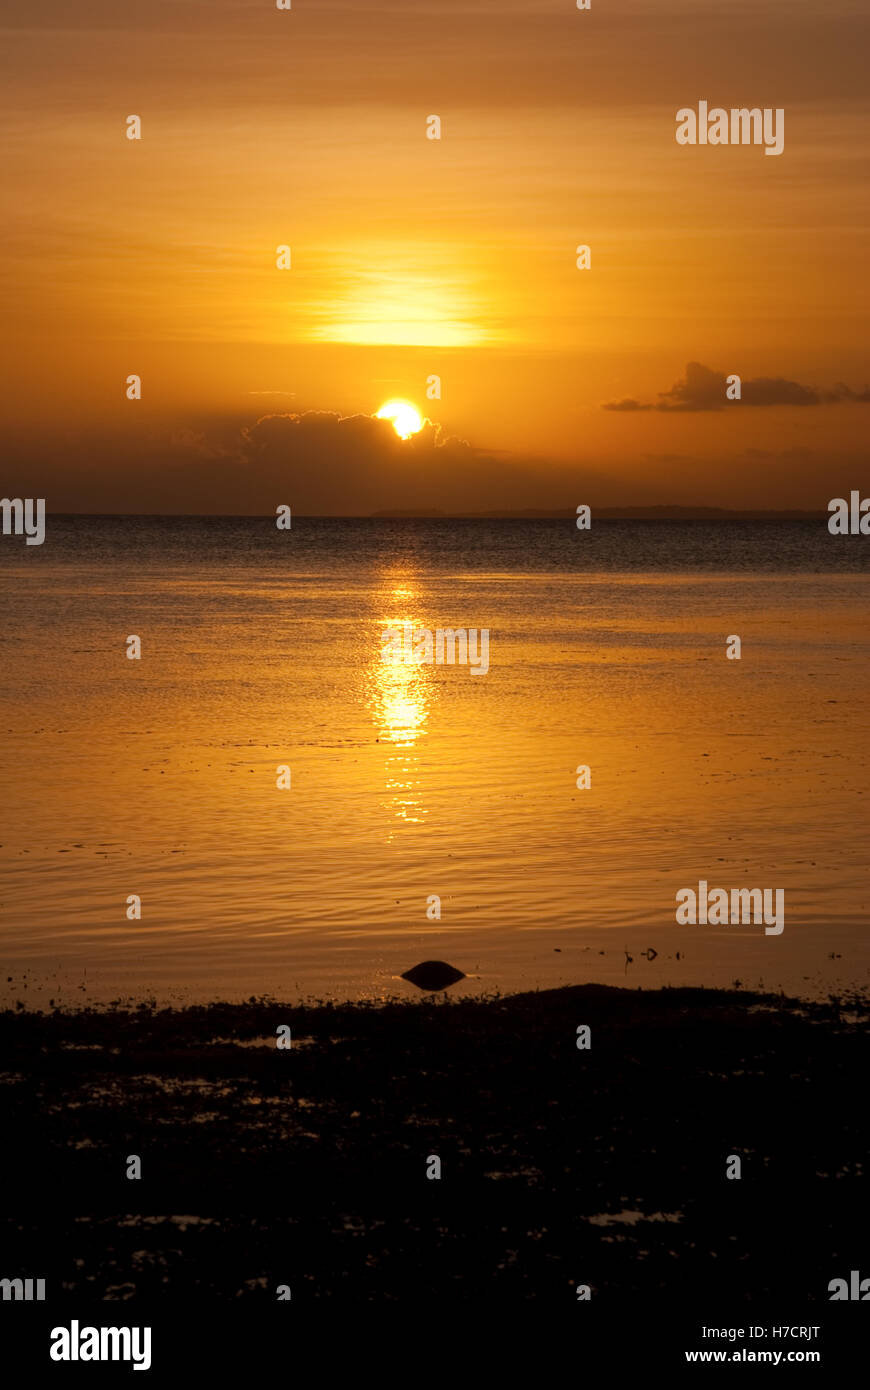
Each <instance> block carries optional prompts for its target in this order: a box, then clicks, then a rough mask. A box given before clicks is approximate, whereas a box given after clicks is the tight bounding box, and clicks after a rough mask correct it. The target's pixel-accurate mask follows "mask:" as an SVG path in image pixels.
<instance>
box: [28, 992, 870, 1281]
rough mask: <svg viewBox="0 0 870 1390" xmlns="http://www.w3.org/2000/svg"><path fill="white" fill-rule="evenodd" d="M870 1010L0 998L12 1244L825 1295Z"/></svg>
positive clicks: (81, 1253)
mask: <svg viewBox="0 0 870 1390" xmlns="http://www.w3.org/2000/svg"><path fill="white" fill-rule="evenodd" d="M868 1021H870V998H868V996H867V995H866V994H862V995H857V994H856V995H854V996H850V997H848V998H846V997H844V998H842V999H840V1000H839V1001H837V1000H834V1001H829V1002H828V1003H812V1002H810V1001H806V1000H792V999H788V998H786V997H785V996H780V995H771V994H756V993H753V992H749V991H742V990H741V991H734V990H731V991H728V990H703V989H684V988H680V989H662V990H651V989H630V988H618V987H614V986H605V985H577V986H566V987H564V988H562V989H558V990H545V991H539V992H535V993H526V994H515V995H506V996H505V995H500V996H494V997H492V998H489V999H484V1000H481V999H475V998H472V999H469V998H465V999H457V1000H452V1001H451V1000H450V999H449V997H447V998H442V999H440V1000H436V1001H433V1000H432V999H431V998H429V997H425V996H424V997H421V999H420V1000H419V1001H414V1002H402V1003H388V1004H383V1005H372V1004H343V1005H342V1004H340V1005H335V1004H329V1003H323V1004H308V1005H307V1006H298V1005H288V1004H286V1003H283V1004H282V1003H281V1002H280V1001H273V1000H267V999H257V1000H251V1001H249V1002H248V1003H247V1004H241V1005H238V1004H225V1003H223V1004H222V1003H214V1004H211V1005H201V1006H192V1007H190V1008H186V1009H164V1010H151V1009H149V1008H148V1007H147V1006H140V1007H139V1008H137V1009H127V1010H118V1009H115V1010H95V1009H90V1010H88V1009H85V1010H80V1011H76V1012H74V1013H65V1012H63V1011H60V1010H56V1011H54V1012H53V1013H51V1014H35V1013H31V1012H27V1011H22V1012H10V1011H8V1010H7V1011H5V1012H4V1013H2V1014H0V1036H2V1042H3V1055H4V1058H5V1069H4V1073H3V1077H2V1080H3V1084H4V1092H5V1098H6V1120H7V1133H10V1134H14V1135H15V1143H14V1144H9V1145H6V1146H5V1147H4V1151H3V1158H2V1178H3V1181H5V1183H6V1185H7V1190H9V1191H14V1192H16V1193H17V1199H18V1203H17V1204H18V1214H17V1216H16V1217H14V1218H8V1219H7V1220H6V1221H5V1222H4V1226H3V1238H4V1243H5V1245H6V1247H7V1262H11V1264H13V1265H14V1264H15V1263H16V1260H17V1261H18V1262H19V1263H21V1261H22V1260H23V1261H24V1263H25V1264H26V1265H27V1266H28V1267H30V1266H32V1265H33V1262H34V1259H37V1262H39V1261H40V1260H41V1263H40V1270H41V1272H42V1273H44V1274H45V1275H46V1277H48V1278H49V1280H50V1282H51V1285H52V1288H53V1290H54V1293H53V1297H63V1296H70V1297H72V1296H75V1297H77V1298H79V1299H81V1298H89V1299H90V1298H93V1299H105V1298H110V1299H114V1298H139V1297H148V1298H161V1297H164V1296H165V1297H189V1298H197V1297H208V1298H237V1297H243V1298H247V1297H253V1298H257V1297H262V1298H267V1299H270V1300H272V1299H274V1297H275V1292H274V1289H275V1287H277V1286H278V1285H280V1284H287V1285H288V1286H291V1287H292V1288H293V1297H294V1298H296V1297H297V1296H301V1297H305V1298H315V1299H319V1298H331V1297H341V1298H349V1299H351V1300H364V1301H368V1300H376V1301H377V1300H386V1301H391V1300H395V1299H402V1298H403V1297H404V1296H405V1294H406V1292H407V1291H408V1290H412V1291H413V1292H412V1296H413V1297H417V1296H420V1297H425V1296H430V1295H431V1296H438V1297H439V1298H445V1297H447V1298H456V1299H459V1300H462V1301H464V1300H466V1299H471V1300H475V1299H482V1300H484V1301H487V1300H489V1299H496V1298H500V1297H502V1296H508V1297H511V1296H513V1297H520V1298H523V1299H537V1298H547V1299H548V1298H550V1297H551V1296H555V1297H559V1298H562V1297H564V1296H565V1295H566V1293H567V1294H568V1295H570V1292H571V1287H572V1281H575V1282H581V1281H582V1282H585V1283H587V1284H589V1285H590V1287H591V1288H592V1290H593V1292H594V1293H595V1295H596V1296H601V1295H604V1296H606V1297H613V1298H621V1297H623V1296H630V1297H637V1298H641V1299H644V1298H655V1297H657V1296H662V1297H665V1296H667V1297H669V1298H676V1299H679V1298H681V1297H686V1298H688V1297H690V1296H691V1295H692V1294H693V1292H695V1291H696V1290H697V1287H698V1283H699V1281H700V1282H701V1284H702V1285H703V1286H704V1288H705V1290H706V1291H707V1292H709V1294H710V1295H711V1296H714V1295H715V1296H717V1297H719V1296H721V1297H723V1298H725V1297H726V1296H727V1299H728V1301H729V1302H733V1301H734V1299H735V1298H736V1299H738V1300H740V1299H747V1300H750V1301H752V1300H756V1299H764V1298H772V1297H774V1296H776V1297H777V1298H779V1297H787V1298H792V1299H798V1300H799V1301H800V1302H807V1301H810V1302H812V1301H815V1300H827V1298H828V1294H827V1285H828V1282H829V1280H830V1279H832V1278H834V1277H836V1276H837V1275H838V1273H839V1271H840V1266H842V1267H843V1269H845V1270H846V1271H847V1272H848V1270H849V1269H852V1268H858V1267H859V1266H860V1260H861V1258H862V1256H863V1252H862V1250H861V1240H862V1235H861V1232H862V1225H863V1218H862V1213H866V1210H867V1204H866V1197H865V1196H864V1193H863V1192H862V1187H863V1186H866V1181H865V1180H864V1179H863V1177H862V1174H863V1167H864V1164H865V1163H866V1154H867V1149H868V1139H870V1124H868V1119H867V1116H866V1107H865V1106H863V1104H862V1101H861V1097H862V1095H863V1092H864V1089H865V1082H866V1075H867V1068H868V1066H870V1041H868V1038H870V1035H868V1030H867V1023H868ZM281 1026H284V1027H289V1028H290V1030H291V1035H292V1043H291V1046H290V1048H289V1049H283V1050H282V1049H279V1048H278V1047H277V1046H276V1045H275V1040H276V1038H277V1030H278V1029H279V1027H281ZM584 1026H586V1027H588V1028H589V1029H590V1034H589V1039H588V1041H589V1044H590V1045H589V1046H588V1047H587V1048H585V1049H580V1048H578V1045H577V1042H578V1033H577V1030H578V1028H581V1027H584ZM258 1040H260V1042H258ZM260 1043H262V1045H260ZM849 1096H851V1097H853V1101H854V1104H853V1105H851V1106H850V1105H849V1104H848V1103H847V1104H845V1105H844V1100H843V1098H844V1097H849ZM131 1155H138V1156H139V1158H140V1161H141V1177H140V1178H139V1179H138V1180H131V1179H129V1178H128V1177H127V1164H128V1160H129V1158H130V1156H131ZM735 1156H736V1157H738V1158H739V1159H740V1165H741V1167H742V1172H741V1175H740V1180H739V1181H737V1180H732V1179H729V1178H728V1177H727V1176H726V1171H727V1167H728V1164H729V1162H730V1163H731V1166H732V1168H733V1158H734V1157H735ZM433 1157H437V1158H438V1159H439V1160H440V1164H441V1176H440V1179H438V1180H434V1179H430V1178H428V1177H427V1170H428V1169H429V1168H431V1159H432V1158H433ZM58 1173H63V1182H62V1183H61V1184H58V1182H57V1180H56V1175H57V1174H58ZM179 1213H186V1215H179ZM297 1291H298V1292H297Z"/></svg>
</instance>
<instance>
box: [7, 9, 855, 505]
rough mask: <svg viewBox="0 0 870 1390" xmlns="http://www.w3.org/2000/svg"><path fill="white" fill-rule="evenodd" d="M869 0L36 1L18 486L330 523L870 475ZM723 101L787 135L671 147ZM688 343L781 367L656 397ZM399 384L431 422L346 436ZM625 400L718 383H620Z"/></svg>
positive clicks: (10, 381) (839, 481)
mask: <svg viewBox="0 0 870 1390" xmlns="http://www.w3.org/2000/svg"><path fill="white" fill-rule="evenodd" d="M862 8H863V6H862V5H861V4H859V3H858V2H857V0H854V3H853V0H833V3H831V4H827V5H826V6H824V7H822V6H818V5H817V4H809V3H794V2H793V0H792V3H785V2H784V0H752V3H747V4H741V3H737V4H727V5H723V4H715V3H712V0H683V2H682V3H680V2H679V0H677V2H676V3H675V0H663V2H662V3H653V0H643V2H642V0H627V2H626V3H618V0H593V3H592V9H591V10H590V11H588V12H581V11H577V10H576V8H575V6H574V4H573V0H526V2H525V3H522V4H520V3H517V0H508V2H507V3H506V2H505V0H471V3H462V4H459V3H446V4H445V3H441V0H439V2H438V3H437V4H430V3H427V2H426V0H402V2H401V3H400V2H399V0H394V2H393V3H387V4H378V5H372V6H369V5H367V4H364V3H362V0H347V2H346V3H318V2H316V0H310V3H306V0H293V8H292V10H290V11H279V10H277V9H276V8H274V6H272V7H270V4H269V0H209V3H201V2H200V3H193V2H191V3H188V0H167V3H163V4H160V3H147V2H144V0H143V3H138V4H136V5H133V6H129V7H126V6H124V5H119V4H118V3H117V0H99V3H97V0H81V3H79V4H77V5H76V6H74V7H72V6H69V5H68V4H64V3H46V4H40V5H38V6H30V7H24V6H22V7H21V8H20V14H19V17H18V19H17V20H16V19H15V17H13V18H12V19H8V18H7V19H6V20H5V21H4V28H3V31H2V54H3V56H2V58H0V64H2V95H0V105H2V134H0V154H2V160H3V165H4V169H5V174H6V177H5V179H4V183H5V186H6V188H7V191H9V190H11V194H12V197H11V199H9V200H8V201H9V203H10V206H9V207H8V208H7V212H6V215H5V217H4V222H3V231H2V256H0V275H2V294H3V300H4V306H5V310H6V312H5V316H4V317H5V322H6V324H7V332H6V334H5V336H4V341H3V359H2V395H3V409H4V420H5V422H6V432H7V441H6V445H7V447H6V467H5V470H4V476H3V479H2V484H0V486H2V491H3V492H4V494H8V495H10V496H11V495H37V494H39V495H45V496H46V497H47V499H48V505H49V509H50V510H51V509H54V510H82V511H86V510H117V511H159V510H167V511H204V512H209V511H222V510H228V511H252V512H256V511H271V510H273V509H274V505H275V504H276V503H277V502H280V501H286V502H290V503H291V504H294V505H295V509H296V510H297V511H305V510H313V511H323V512H330V511H334V512H337V513H353V512H356V511H363V512H367V511H370V510H379V509H388V508H402V507H408V506H410V507H413V506H434V507H439V508H441V509H443V510H450V509H468V510H498V509H499V508H500V507H504V508H513V507H529V508H536V507H550V506H558V505H564V506H566V507H571V508H573V506H574V505H575V503H576V502H578V501H589V502H591V503H593V504H598V505H608V504H610V505H626V504H628V505H631V504H644V503H659V502H673V503H677V504H681V503H682V504H692V503H701V504H707V505H721V506H729V507H733V506H746V507H758V506H770V507H809V508H821V509H824V508H825V507H826V505H827V501H828V499H829V497H831V496H833V495H835V494H843V493H845V492H848V490H849V489H851V488H853V487H864V489H865V491H866V489H867V487H868V486H870V470H868V469H867V466H866V463H865V462H864V458H865V454H864V450H863V447H862V446H863V438H864V434H865V432H866V424H865V422H867V421H870V409H868V406H870V402H868V401H861V400H855V399H849V398H848V396H849V392H851V393H852V395H857V396H860V395H861V393H862V392H864V390H865V386H866V383H867V380H868V377H870V373H868V370H867V354H866V349H865V342H866V336H867V335H866V294H867V291H866V289H865V285H866V282H867V275H866V261H867V250H868V247H867V235H866V230H865V229H866V226H867V200H868V195H867V192H866V186H867V185H866V177H865V168H864V166H865V164H866V155H865V153H864V151H865V147H866V144H867V135H868V119H867V98H866V94H865V89H866V77H865V71H864V58H863V55H864V54H866V52H867V47H868V38H870V33H868V30H870V19H868V17H867V15H866V14H863V15H862V13H861V10H862ZM699 100H707V101H709V102H710V104H711V105H721V106H724V107H726V108H727V107H730V106H732V105H733V106H742V105H749V106H760V107H782V108H784V110H785V113H786V114H785V149H784V152H783V154H782V155H781V156H780V157H777V158H768V157H765V155H764V152H763V150H762V149H761V148H759V147H755V146H748V147H740V146H736V147H725V148H721V147H718V148H717V147H710V146H708V147H706V148H703V147H692V148H687V147H681V146H679V145H677V143H676V141H675V138H674V132H675V113H676V111H677V110H678V109H679V108H680V107H683V106H697V103H698V101H699ZM133 113H135V114H138V115H139V116H140V117H141V119H142V126H143V138H142V139H141V141H129V140H127V139H126V138H125V120H126V117H127V116H128V115H130V114H133ZM432 113H437V114H438V115H440V117H441V120H442V123H443V126H442V139H441V140H440V141H430V140H427V139H426V138H425V131H426V118H427V116H429V115H430V114H432ZM282 243H287V244H289V245H290V246H291V248H292V261H293V265H292V269H291V270H285V271H280V270H277V269H276V268H275V248H276V246H278V245H279V244H282ZM578 243H588V244H589V245H590V246H591V248H592V269H591V270H589V271H578V270H577V269H576V267H575V254H574V248H575V246H576V245H577V244H578ZM689 363H698V364H701V365H702V366H703V367H705V368H707V369H710V370H711V371H712V372H714V373H719V374H721V375H723V376H724V375H725V374H728V373H732V372H737V373H739V374H740V375H741V377H742V378H743V380H744V382H753V381H755V382H762V383H764V382H767V383H768V384H767V385H764V384H761V385H759V386H757V387H756V388H754V389H753V390H747V392H746V394H745V397H744V400H743V401H742V402H740V403H739V404H736V403H735V404H731V405H729V406H728V407H727V408H723V409H719V408H715V409H711V408H709V405H710V401H709V400H707V399H706V398H704V399H702V398H701V397H700V396H697V393H695V391H694V388H693V387H692V384H691V383H692V381H693V380H695V379H696V378H695V377H691V376H690V381H689V386H688V387H687V388H678V390H677V393H676V394H675V395H671V396H667V395H665V396H662V394H661V393H668V392H671V391H672V388H674V386H675V384H677V383H679V382H684V381H686V372H687V365H688V364H689ZM130 373H137V374H139V375H141V377H142V382H143V387H142V391H143V398H142V400H141V401H139V402H129V401H127V400H126V399H125V395H124V391H125V380H126V378H127V376H128V375H129V374H130ZM431 374H438V375H439V376H440V377H441V379H442V399H441V400H440V401H437V400H436V401H429V402H427V400H426V392H425V384H426V380H427V377H429V376H430V375H431ZM697 379H703V380H706V378H697ZM771 382H772V383H774V386H773V387H771V386H770V383H771ZM776 383H780V385H779V386H776V385H775V384H776ZM789 383H791V385H790V386H789V385H788V384H789ZM840 384H844V385H845V387H847V388H848V391H843V390H842V386H841V385H840ZM390 396H403V397H407V398H408V399H410V400H411V401H413V402H414V403H416V404H417V406H418V407H419V408H420V409H421V411H423V412H424V413H425V414H427V415H428V416H429V417H430V418H431V419H432V421H434V422H435V424H436V425H437V426H438V427H439V428H438V430H427V431H426V432H425V433H424V435H423V436H421V437H418V438H417V439H416V441H413V440H412V441H408V442H407V444H406V445H399V444H398V442H397V441H395V439H394V438H393V437H391V431H390V427H389V426H388V425H386V424H384V423H383V422H379V423H378V424H377V425H372V424H371V423H364V424H362V425H360V424H359V423H356V424H355V423H354V422H353V421H351V422H349V423H348V422H347V421H345V422H344V423H342V417H349V416H355V415H365V416H371V415H373V414H374V412H375V411H376V410H377V409H378V407H379V406H380V405H381V404H382V402H383V401H384V400H386V399H387V398H388V397H390ZM835 397H836V398H837V399H832V398H835ZM713 399H714V400H715V392H714V397H713ZM782 399H803V400H806V401H808V402H811V403H809V404H803V405H798V404H778V403H776V402H777V401H780V400H782ZM627 400H628V401H632V402H636V403H637V404H638V405H640V406H645V407H650V406H659V407H661V406H663V405H664V406H667V405H669V404H670V406H671V407H673V406H674V405H675V404H676V405H681V406H683V407H685V406H686V405H691V406H692V407H693V408H692V409H685V408H680V409H673V408H670V409H661V408H659V409H649V408H647V409H637V408H636V407H635V408H631V409H625V408H624V409H621V410H612V409H610V410H609V409H605V408H604V407H605V406H606V405H608V404H611V405H612V404H614V403H620V402H625V401H627ZM769 401H773V402H774V403H772V404H771V403H767V402H769ZM698 405H701V406H702V407H703V408H694V407H695V406H698ZM310 411H315V412H328V413H329V415H328V416H326V417H321V416H318V417H315V418H313V419H312V420H310V421H308V422H307V424H304V422H303V424H304V428H300V422H298V421H295V422H294V421H283V422H281V423H280V424H279V425H276V424H275V422H274V421H273V422H266V423H265V424H264V425H260V426H258V425H257V421H258V419H259V418H260V417H262V416H272V415H276V414H278V415H286V414H288V413H295V414H297V415H304V414H305V413H306V412H310ZM450 437H456V439H457V441H460V442H455V443H453V444H450V443H446V442H445V441H447V440H449V438H450ZM264 441H266V442H265V444H264ZM276 489H277V490H278V494H279V495H277V496H276V495H275V492H276Z"/></svg>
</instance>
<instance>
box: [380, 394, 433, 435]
mask: <svg viewBox="0 0 870 1390" xmlns="http://www.w3.org/2000/svg"><path fill="white" fill-rule="evenodd" d="M375 418H376V419H378V420H392V422H393V429H394V430H395V431H396V434H397V435H398V436H399V438H400V439H409V438H410V437H411V435H412V434H417V433H418V432H419V431H420V430H421V429H422V428H423V420H422V418H421V416H420V412H419V410H416V409H415V408H414V406H412V405H409V403H408V402H407V401H387V403H386V405H382V406H381V408H380V410H379V411H378V413H377V416H376V417H375Z"/></svg>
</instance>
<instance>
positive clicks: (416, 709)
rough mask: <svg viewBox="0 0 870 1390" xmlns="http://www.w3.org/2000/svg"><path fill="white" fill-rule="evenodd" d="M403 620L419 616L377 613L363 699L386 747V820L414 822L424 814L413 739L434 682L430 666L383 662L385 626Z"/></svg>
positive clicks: (396, 596)
mask: <svg viewBox="0 0 870 1390" xmlns="http://www.w3.org/2000/svg"><path fill="white" fill-rule="evenodd" d="M414 597H416V596H415V595H414V593H413V591H412V590H410V589H408V588H401V589H394V590H392V591H391V593H390V595H389V598H390V599H391V600H392V601H394V602H397V603H405V602H407V601H408V599H409V598H414ZM405 623H413V624H414V625H415V626H422V622H421V620H420V619H419V618H415V617H412V616H411V615H410V614H408V613H407V612H406V611H402V612H401V614H398V615H397V614H391V615H390V616H388V617H384V618H382V619H381V620H380V621H379V622H378V623H377V625H376V627H375V628H374V629H373V644H374V646H373V653H372V659H371V661H370V662H369V665H368V667H367V669H366V692H367V699H366V703H367V705H368V708H369V709H370V711H371V713H372V718H373V719H374V722H375V725H376V727H377V730H378V739H379V741H380V742H381V743H382V744H384V745H385V746H386V759H385V764H384V790H385V792H386V793H387V796H386V799H385V802H384V806H385V808H386V809H387V810H388V811H389V814H390V817H391V819H393V818H394V819H396V820H400V821H405V822H406V823H408V824H412V825H415V824H416V825H419V824H421V823H422V822H423V821H424V819H425V817H426V810H425V808H424V807H423V804H422V800H421V797H420V790H419V789H420V786H421V780H420V775H419V773H420V758H419V751H418V747H417V746H418V743H419V740H420V739H421V738H423V737H424V736H425V734H426V722H427V719H428V717H429V713H430V709H431V704H432V697H433V685H432V678H431V674H430V671H429V668H428V667H426V666H422V665H417V664H413V665H412V664H407V665H406V664H405V663H404V662H399V663H397V664H395V665H394V664H393V663H392V662H390V661H388V660H387V658H386V656H385V654H384V650H383V645H382V638H383V633H384V632H385V631H386V629H387V628H400V629H401V628H402V626H403V624H405Z"/></svg>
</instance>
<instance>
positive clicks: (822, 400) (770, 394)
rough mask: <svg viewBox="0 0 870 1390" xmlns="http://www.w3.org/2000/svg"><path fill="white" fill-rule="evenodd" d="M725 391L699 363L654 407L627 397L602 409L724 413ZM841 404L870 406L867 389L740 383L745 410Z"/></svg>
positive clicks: (724, 383)
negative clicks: (751, 407)
mask: <svg viewBox="0 0 870 1390" xmlns="http://www.w3.org/2000/svg"><path fill="white" fill-rule="evenodd" d="M727 388H728V380H727V377H726V374H725V373H724V372H716V371H713V370H712V368H710V367H705V366H704V365H703V363H701V362H689V363H688V364H687V366H686V374H685V376H684V377H683V379H682V380H681V381H677V382H675V383H674V385H673V386H672V387H671V388H670V390H669V391H660V392H659V399H658V401H657V402H656V403H655V404H652V403H643V402H641V401H637V400H635V399H634V398H633V397H631V396H629V397H626V398H625V399H624V400H621V401H608V402H607V403H606V404H605V405H604V406H603V407H602V409H604V410H614V411H622V412H626V413H629V412H632V411H639V410H657V411H662V412H665V413H667V412H670V413H688V412H690V411H702V410H724V409H726V408H727V407H728V406H729V405H731V404H736V402H730V401H729V400H728V398H727V396H726V391H727ZM840 402H855V403H858V404H864V405H866V404H870V387H867V386H865V387H864V390H863V391H853V390H852V389H851V387H849V386H845V385H843V384H842V383H841V382H840V383H838V384H837V385H836V386H835V387H834V389H833V390H831V391H819V390H816V388H815V387H813V386H802V385H801V383H800V382H799V381H789V380H788V379H787V378H786V377H781V376H775V377H774V376H759V377H749V378H747V379H746V380H745V381H742V382H741V395H740V404H741V405H744V406H747V405H751V406H774V405H780V406H782V405H789V406H810V405H836V404H838V403H840Z"/></svg>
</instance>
